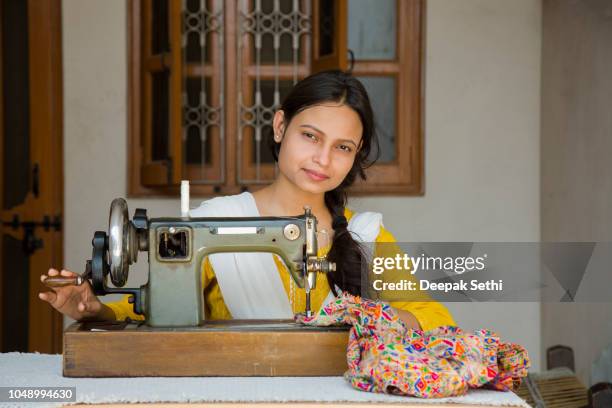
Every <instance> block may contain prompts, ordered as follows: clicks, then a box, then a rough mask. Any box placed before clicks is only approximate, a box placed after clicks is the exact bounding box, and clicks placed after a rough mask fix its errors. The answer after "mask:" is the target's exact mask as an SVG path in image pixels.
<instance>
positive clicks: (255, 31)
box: [237, 0, 311, 184]
mask: <svg viewBox="0 0 612 408" xmlns="http://www.w3.org/2000/svg"><path fill="white" fill-rule="evenodd" d="M262 3H267V4H268V5H269V3H272V4H271V11H270V10H267V11H264V10H263V7H262ZM281 3H282V4H281ZM310 3H311V2H310V0H301V1H300V0H285V1H282V2H281V0H269V1H268V2H265V1H264V0H250V1H249V0H241V1H240V5H239V9H238V47H237V62H238V66H237V68H238V71H237V72H238V98H237V101H238V102H237V103H238V135H237V136H238V143H237V149H238V152H237V153H238V155H237V157H238V163H237V166H238V167H237V178H238V180H237V181H238V183H255V184H258V183H266V182H269V181H270V180H262V179H261V174H260V173H261V172H260V170H261V165H262V161H261V149H262V128H263V127H264V126H265V125H268V126H269V125H270V124H271V121H272V118H273V116H274V112H275V111H276V109H277V108H278V107H279V105H280V102H281V101H280V86H279V83H280V81H281V80H283V79H285V80H286V79H289V80H292V81H293V83H294V84H295V82H297V80H298V67H299V57H300V56H299V48H300V42H301V41H303V40H305V49H308V48H309V43H310V41H311V38H310V37H311V21H310V17H311V4H310ZM289 5H290V6H291V7H288V6H289ZM265 36H271V37H272V47H273V58H272V61H271V64H272V67H273V73H274V74H273V79H272V80H273V83H274V90H273V101H272V103H271V104H269V105H266V104H264V101H263V98H262V86H261V82H262V77H261V71H260V68H261V67H262V46H263V42H264V37H265ZM283 36H289V37H290V39H291V41H290V47H291V50H290V52H291V56H292V58H291V62H289V63H287V62H283V63H282V65H283V67H287V66H290V67H291V72H292V73H291V74H290V76H289V77H287V76H285V77H283V78H281V75H280V70H279V68H280V67H281V62H280V53H281V43H282V40H283V38H282V37H283ZM247 40H248V41H247ZM251 41H252V43H253V45H254V47H253V51H252V52H253V53H254V58H253V61H245V60H244V55H245V53H244V47H245V46H246V45H247V43H250V42H251ZM247 54H248V53H247ZM244 64H248V65H250V66H251V67H252V68H254V71H255V74H254V78H253V79H252V81H253V87H254V100H253V101H252V104H249V103H248V102H247V99H246V98H245V95H244V94H243V89H244V87H243V85H244V84H243V83H242V81H243V80H244V76H243V68H244ZM285 72H286V71H285ZM269 79H270V78H268V80H269ZM249 80H251V79H250V78H249ZM248 127H250V128H251V129H252V132H248V133H252V135H253V146H254V149H255V159H254V166H255V172H256V174H255V179H247V178H245V177H244V174H243V169H242V159H243V156H242V155H243V151H242V150H243V138H244V136H245V133H247V132H245V130H246V128H248ZM275 172H278V166H275Z"/></svg>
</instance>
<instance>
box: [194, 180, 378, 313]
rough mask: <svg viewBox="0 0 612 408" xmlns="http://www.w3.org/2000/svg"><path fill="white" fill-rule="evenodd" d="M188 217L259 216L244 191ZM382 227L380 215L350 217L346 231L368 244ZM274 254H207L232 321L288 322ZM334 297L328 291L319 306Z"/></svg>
mask: <svg viewBox="0 0 612 408" xmlns="http://www.w3.org/2000/svg"><path fill="white" fill-rule="evenodd" d="M189 215H190V216H191V217H259V211H258V210H257V204H256V202H255V198H254V197H253V195H252V194H251V193H249V192H248V191H246V192H244V193H242V194H236V195H231V196H222V197H215V198H212V199H210V200H206V201H204V202H202V204H201V205H200V206H199V207H198V208H194V209H192V210H190V211H189ZM381 226H382V214H380V213H376V212H362V213H357V214H354V215H353V216H352V217H351V219H350V220H349V223H348V227H347V228H348V230H349V231H351V233H352V234H353V238H354V239H355V240H357V241H359V242H363V243H370V242H374V241H376V237H377V236H378V233H379V231H380V227H381ZM273 256H274V255H273V254H272V253H269V252H237V253H216V254H212V255H209V259H210V263H211V265H212V267H213V269H214V271H215V276H216V277H217V282H218V283H219V287H220V288H221V293H222V294H223V300H224V301H225V304H226V306H227V308H228V309H229V311H230V313H231V314H232V317H233V318H234V319H292V318H293V312H292V310H291V305H290V304H289V299H288V298H287V293H286V292H285V289H284V287H283V282H282V281H281V278H280V276H279V274H278V270H277V267H276V263H275V262H274V257H273ZM333 298H334V296H333V293H332V291H331V290H330V291H329V294H328V295H327V298H326V299H325V300H324V301H323V304H325V303H327V302H329V301H330V300H332V299H333Z"/></svg>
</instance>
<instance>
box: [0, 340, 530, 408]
mask: <svg viewBox="0 0 612 408" xmlns="http://www.w3.org/2000/svg"><path fill="white" fill-rule="evenodd" d="M92 352H95V350H92ZM0 386H2V387H8V386H15V387H34V386H36V387H51V386H54V387H76V403H121V402H362V403H363V402H385V403H406V402H410V403H413V404H414V403H422V404H424V405H425V404H431V403H434V404H436V403H438V404H439V403H443V402H445V403H457V404H471V405H495V406H518V407H529V406H528V405H527V404H526V403H525V402H524V401H523V400H522V399H520V398H519V397H518V396H517V395H516V394H514V393H512V392H499V391H490V390H471V391H470V392H469V393H468V394H467V395H464V396H462V397H454V398H444V399H431V400H425V399H418V398H411V397H401V396H395V395H386V394H376V393H370V392H363V391H358V390H356V389H354V388H352V387H351V386H350V385H349V384H348V382H347V381H346V380H345V379H344V378H342V377H139V378H129V379H126V378H68V377H63V376H62V356H61V355H57V354H38V353H0ZM65 404H66V403H47V404H41V403H21V404H16V405H11V404H7V403H2V402H0V407H14V406H27V407H32V408H39V407H43V406H44V407H58V406H62V405H65Z"/></svg>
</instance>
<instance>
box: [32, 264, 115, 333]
mask: <svg viewBox="0 0 612 408" xmlns="http://www.w3.org/2000/svg"><path fill="white" fill-rule="evenodd" d="M54 276H63V277H67V278H72V277H76V276H77V274H76V273H74V272H71V271H67V270H62V271H61V274H60V273H59V272H58V271H57V270H56V269H53V268H51V269H49V272H48V276H47V275H41V276H40V280H41V282H43V283H44V282H45V279H47V277H54ZM51 289H52V291H50V292H41V293H39V294H38V297H39V298H40V299H42V300H44V301H45V302H48V303H49V304H50V305H51V306H53V307H54V308H55V309H57V311H59V312H60V313H62V314H65V315H66V316H69V317H70V318H72V319H74V320H77V321H80V320H115V313H114V312H113V311H112V310H111V309H110V308H109V307H108V306H106V305H105V304H103V303H102V302H100V300H99V299H98V298H97V297H96V295H94V293H93V289H92V287H91V285H90V284H89V281H88V280H85V281H84V282H83V283H82V284H81V285H68V286H64V287H53V288H51Z"/></svg>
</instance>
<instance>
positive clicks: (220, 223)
mask: <svg viewBox="0 0 612 408" xmlns="http://www.w3.org/2000/svg"><path fill="white" fill-rule="evenodd" d="M306 229H307V227H306V219H304V218H297V217H285V218H281V217H258V218H228V219H217V218H190V219H181V218H156V219H151V220H150V222H149V229H148V233H149V242H150V243H153V244H154V245H149V251H148V252H149V282H148V283H147V285H145V286H144V290H145V296H144V298H143V299H149V301H148V302H146V301H145V305H143V306H144V307H143V309H144V310H145V314H146V316H147V317H148V319H147V323H148V324H149V325H150V326H199V325H201V324H202V323H203V322H204V320H205V319H206V316H205V315H204V308H203V304H202V302H203V291H202V283H203V282H201V276H202V266H201V265H202V263H203V261H204V258H205V257H206V256H208V255H210V254H213V253H219V252H270V253H275V254H277V255H279V256H280V257H281V258H282V260H283V261H284V262H285V264H286V265H287V267H288V269H289V271H290V273H291V275H292V277H293V279H294V280H295V281H296V283H298V285H299V286H300V287H304V281H303V279H302V276H301V271H302V268H303V265H302V263H303V257H304V241H303V240H301V239H299V236H295V238H294V235H289V234H288V233H286V232H285V231H288V230H291V231H294V234H296V235H305V234H306ZM295 231H299V232H295ZM288 237H289V238H288ZM171 241H175V242H177V243H178V244H179V245H172V244H169V243H170V242H171ZM169 246H170V247H169Z"/></svg>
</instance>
